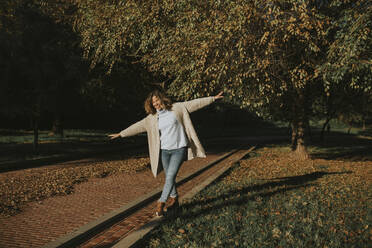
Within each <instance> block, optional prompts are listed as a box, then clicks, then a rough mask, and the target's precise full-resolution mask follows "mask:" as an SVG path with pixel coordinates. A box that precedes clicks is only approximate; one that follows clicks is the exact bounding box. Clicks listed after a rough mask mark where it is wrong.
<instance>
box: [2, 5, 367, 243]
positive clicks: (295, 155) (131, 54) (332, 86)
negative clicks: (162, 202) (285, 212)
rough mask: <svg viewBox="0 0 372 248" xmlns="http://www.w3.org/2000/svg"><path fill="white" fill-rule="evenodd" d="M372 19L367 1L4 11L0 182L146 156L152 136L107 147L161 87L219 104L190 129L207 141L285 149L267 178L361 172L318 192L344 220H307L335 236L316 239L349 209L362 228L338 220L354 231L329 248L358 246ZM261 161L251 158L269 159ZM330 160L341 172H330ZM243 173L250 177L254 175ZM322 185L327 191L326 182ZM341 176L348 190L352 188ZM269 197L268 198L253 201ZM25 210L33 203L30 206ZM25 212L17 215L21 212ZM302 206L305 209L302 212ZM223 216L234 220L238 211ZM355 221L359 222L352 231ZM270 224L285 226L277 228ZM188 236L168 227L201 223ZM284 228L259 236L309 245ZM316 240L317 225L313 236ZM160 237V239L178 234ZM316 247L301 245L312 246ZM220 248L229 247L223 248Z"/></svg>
mask: <svg viewBox="0 0 372 248" xmlns="http://www.w3.org/2000/svg"><path fill="white" fill-rule="evenodd" d="M371 20H372V7H371V3H370V1H367V0H362V1H350V0H312V1H294V0H280V1H279V0H278V1H261V0H255V1H253V0H252V1H240V0H237V1H204V2H199V1H183V0H182V1H173V0H164V1H152V0H149V1H132V0H128V1H120V0H112V1H89V0H59V1H42V0H4V1H1V3H0V56H1V57H0V120H1V121H0V135H1V138H0V147H1V151H0V155H1V161H0V162H1V164H2V165H1V166H2V168H3V170H2V171H7V170H12V168H11V167H12V166H15V165H17V166H16V167H14V169H15V168H27V166H28V165H27V163H26V165H25V163H21V161H26V162H27V161H31V160H35V159H42V158H45V157H48V156H55V155H58V154H65V153H69V154H70V153H71V154H72V153H75V154H76V153H83V152H85V151H88V150H92V151H93V152H94V151H97V150H100V149H102V148H103V147H106V148H108V149H123V147H129V146H135V145H136V144H145V137H144V136H138V137H133V138H130V139H127V140H120V141H114V142H113V141H109V140H108V139H107V134H109V133H113V132H118V131H120V130H122V129H124V128H125V127H127V126H129V125H130V124H132V123H134V122H135V121H137V120H140V119H141V118H143V117H145V112H144V110H143V102H144V100H145V98H146V96H147V94H148V93H149V92H150V91H151V90H153V89H155V88H157V89H164V90H165V91H166V92H167V93H168V94H169V95H170V96H171V98H172V99H173V100H174V101H184V100H191V99H195V98H198V97H203V96H211V95H215V94H217V93H218V92H219V91H224V96H225V97H224V100H223V101H222V102H219V103H217V104H215V105H212V106H210V107H208V108H207V109H205V110H201V111H200V112H197V113H195V114H193V116H192V118H193V122H195V126H196V128H197V130H198V134H199V135H200V136H201V139H202V140H206V141H207V140H211V139H213V138H216V137H224V136H226V137H242V136H247V137H257V138H258V139H259V138H260V137H264V136H265V137H267V136H272V137H275V136H283V137H285V138H284V139H285V142H284V143H283V144H282V145H281V146H280V147H279V148H278V147H275V146H274V147H273V148H272V147H271V144H267V147H269V148H268V149H273V150H270V151H269V155H270V156H271V155H273V154H274V155H273V160H271V161H265V162H262V161H261V162H262V163H261V162H258V163H257V164H262V165H263V166H264V167H265V168H266V170H269V168H272V167H271V166H273V163H274V164H275V163H276V162H275V161H276V158H277V157H281V158H282V157H284V158H283V161H281V162H278V164H280V166H282V167H281V168H283V170H284V168H287V167H288V166H289V165H293V164H295V165H296V166H294V167H291V168H289V169H288V171H287V174H286V173H285V172H283V171H281V172H280V173H282V174H280V173H279V174H280V175H281V176H282V177H285V176H286V177H291V176H294V175H297V176H298V175H301V173H302V174H303V175H308V174H309V175H313V174H311V173H318V172H319V171H315V172H314V171H307V170H306V168H310V167H311V166H310V167H307V166H308V165H309V163H310V164H311V163H312V164H314V163H316V162H314V161H317V160H316V159H319V157H321V158H322V159H327V160H329V161H331V162H329V164H328V162H327V163H326V162H324V161H323V162H321V163H324V164H326V165H324V164H323V165H318V166H315V167H311V168H318V169H319V170H321V171H322V172H321V173H325V172H324V171H326V173H329V174H330V175H331V174H332V173H334V174H336V175H337V173H341V172H342V173H346V172H347V173H346V174H348V173H349V172H350V171H353V170H355V171H354V174H353V176H351V175H349V174H348V175H340V178H338V179H337V180H341V178H342V180H343V181H342V183H340V181H337V180H336V181H332V183H334V184H335V185H338V186H337V187H336V186H335V187H332V186H330V185H331V184H332V183H331V184H328V186H324V185H323V186H324V188H323V186H322V187H320V188H321V189H322V190H324V191H325V192H327V195H328V194H329V195H330V197H331V198H332V197H335V198H332V199H334V200H335V202H337V204H340V205H338V206H339V207H340V208H339V209H341V210H340V211H338V212H337V213H336V212H335V213H332V211H333V210H334V209H332V208H329V209H318V208H315V210H314V212H311V213H309V214H310V215H313V216H315V217H314V218H315V219H316V218H318V217H319V216H320V215H321V214H322V215H325V216H327V215H329V216H331V217H332V218H333V217H334V218H333V219H332V218H331V219H332V220H331V219H327V221H328V223H329V225H324V220H323V219H322V218H323V217H319V218H321V219H322V223H323V224H322V225H323V226H322V228H321V230H326V229H327V228H328V229H332V228H336V227H335V223H338V222H337V221H339V219H337V218H338V217H339V216H338V217H337V216H336V215H337V214H340V215H341V214H342V209H343V207H345V208H344V209H348V210H347V211H349V212H348V213H351V212H353V211H356V212H357V213H358V216H359V217H360V218H359V217H358V219H356V218H354V217H353V216H352V215H348V217H344V219H343V220H345V219H346V220H347V221H346V222H345V221H344V222H343V224H345V223H346V224H345V225H344V226H342V227H340V228H339V229H337V228H336V229H337V230H339V231H341V230H342V232H341V233H342V234H340V235H339V236H337V235H336V236H335V237H336V238H334V239H332V240H333V241H334V243H333V245H335V244H336V243H337V244H340V245H341V244H343V245H345V244H346V245H349V246H350V247H353V244H355V245H356V247H358V245H357V244H360V245H364V244H365V243H364V242H366V241H367V240H368V239H369V240H370V236H371V235H370V234H371V231H370V230H371V229H370V227H369V226H370V221H371V220H370V214H369V215H367V214H366V213H367V212H368V213H370V209H369V208H368V207H367V206H368V204H367V201H366V199H368V198H370V193H368V190H366V188H365V187H366V186H369V183H367V184H366V185H364V186H363V187H362V185H363V181H364V182H370V180H369V179H370V177H368V175H370V167H371V165H370V162H371V125H372V94H371V93H372V82H371V81H372V80H371V79H372V73H371V72H372V71H371V69H372V59H371V53H372V42H371V34H372V33H371V29H372V21H371ZM270 147H271V148H270ZM262 149H263V151H261V150H259V151H258V152H257V157H260V156H259V154H261V153H263V154H265V152H267V151H265V148H264V147H263V148H262ZM283 151H284V152H283ZM86 154H89V153H86ZM278 154H280V155H278ZM292 159H294V160H292ZM334 159H336V160H342V161H344V164H342V165H341V164H337V163H336V164H337V166H336V165H334V166H335V167H332V166H333V164H332V161H333V160H334ZM14 161H17V163H18V164H17V163H12V162H14ZM247 161H248V160H247ZM247 161H246V162H244V163H246V168H249V169H252V168H253V167H252V166H253V165H251V164H250V162H247ZM273 161H274V162H273ZM288 161H292V162H290V163H288ZM311 161H313V162H311ZM359 162H360V164H358V166H353V165H354V164H353V163H359ZM244 163H243V166H242V168H244ZM19 164H21V166H20V167H19V166H18V165H19ZM29 165H31V163H30V164H29ZM296 168H297V169H298V170H295V169H296ZM328 168H330V169H328ZM341 168H342V169H341ZM255 169H257V170H260V168H255ZM262 170H263V169H262ZM266 170H263V171H262V172H257V174H258V175H261V174H264V172H267V171H266ZM292 170H295V171H292ZM260 173H261V174H260ZM306 173H308V174H306ZM342 173H341V174H342ZM269 174H270V173H269ZM241 175H242V177H240V178H238V179H237V178H236V177H234V176H233V177H234V178H235V180H237V181H239V180H240V181H241V183H242V185H245V184H248V185H255V184H260V183H261V181H260V180H262V178H261V179H260V178H257V181H255V180H256V179H252V180H248V181H246V180H247V178H248V177H244V176H243V175H245V173H244V172H242V173H241ZM249 175H251V174H249ZM270 175H271V174H270ZM314 175H317V176H316V178H315V179H319V180H321V179H322V178H323V175H327V174H321V176H319V174H314ZM332 175H333V174H332ZM361 175H363V176H361ZM276 176H278V175H276ZM347 176H349V179H350V180H352V183H350V182H348V181H347V180H345V177H347ZM364 176H365V177H364ZM273 177H274V176H273ZM325 178H327V180H328V177H325ZM335 178H337V177H336V176H335ZM307 179H308V177H306V178H305V179H304V181H306V180H307ZM315 179H314V180H315ZM323 179H324V178H323ZM299 180H300V181H301V178H300V179H299ZM327 180H326V181H327ZM240 181H239V182H240ZM228 182H229V183H231V181H228ZM327 183H329V181H327ZM349 183H350V185H349ZM4 185H5V184H4ZM6 185H8V184H6ZM25 185H27V183H25ZM242 185H240V186H239V185H238V186H237V187H238V188H242V187H243V186H242ZM325 185H326V184H325ZM340 185H343V186H345V185H348V186H347V188H348V190H345V191H342V192H344V193H345V194H344V195H342V197H339V194H340V193H335V194H333V193H332V194H331V193H329V192H337V191H338V190H339V189H340V188H339V186H340ZM271 186H272V187H281V186H283V185H277V184H272V185H271ZM7 187H8V186H7ZM215 187H217V188H218V187H219V186H215ZM229 187H233V184H229ZM285 187H286V186H285ZM345 187H346V186H345ZM10 188H11V187H10ZM10 188H7V190H8V189H10ZM243 188H244V187H243ZM255 189H256V188H255ZM262 189H263V190H266V188H258V189H257V190H258V191H260V190H262ZM270 190H271V189H270ZM270 190H269V191H270ZM322 190H321V191H319V192H323V191H322ZM332 190H333V191H332ZM215 191H216V192H219V191H223V189H219V188H218V190H215ZM346 191H347V192H346ZM14 192H16V190H15V191H13V193H12V191H11V190H10V191H9V192H5V191H2V196H1V197H2V199H4V200H2V202H3V203H4V204H3V205H2V209H3V213H5V214H6V215H8V214H10V215H12V214H16V213H17V211H19V209H21V207H19V206H18V205H17V204H16V205H14V204H12V200H13V198H12V197H13V196H14ZM62 193H66V194H69V193H71V192H70V191H69V192H62ZM245 193H246V192H245ZM307 193H311V194H315V193H313V191H311V192H307ZM206 194H207V195H208V194H212V193H211V192H209V193H208V192H207V193H206ZM221 194H223V193H221ZM52 195H53V194H52ZM278 195H279V196H281V195H280V194H278ZM43 197H44V196H43ZM211 197H212V198H213V197H214V198H216V199H217V198H218V196H211ZM236 197H237V198H239V196H236ZM288 197H289V196H288ZM306 197H307V199H308V201H307V202H312V203H313V205H317V204H318V202H317V201H316V200H315V198H316V197H320V196H314V195H312V197H315V198H314V199H313V200H310V199H311V197H310V194H308V195H306ZM256 198H257V197H256ZM256 198H255V199H256ZM262 198H263V199H264V203H262ZM336 198H337V199H336ZM201 199H203V196H201ZM247 199H250V198H249V197H248V198H247ZM257 199H258V200H257ZM257 199H256V200H255V203H254V204H256V205H257V206H256V205H254V204H253V205H250V207H253V208H255V207H257V209H258V208H259V206H262V204H268V205H270V204H273V202H272V199H271V198H270V197H268V198H265V193H262V192H261V193H260V197H259V198H257ZM283 199H285V198H283ZM319 199H320V200H323V198H322V197H320V198H319ZM342 199H349V200H350V203H349V205H347V206H344V205H342V204H341V203H342V202H343V200H342ZM30 200H32V197H29V199H28V200H27V201H30ZM266 200H267V202H266ZM17 201H18V202H19V204H20V205H21V204H23V203H24V202H27V201H25V200H24V199H21V200H20V199H18V200H17ZM274 201H275V202H276V203H277V204H278V205H277V207H278V208H280V206H282V205H281V204H285V203H284V202H281V201H280V199H276V200H274ZM294 201H295V203H296V204H298V206H297V205H296V204H295V205H296V206H297V207H300V205H301V204H302V203H301V202H300V201H297V200H296V199H294ZM198 202H203V201H202V200H198ZM216 202H217V200H216ZM357 203H358V204H361V205H358V204H357ZM217 204H219V203H218V202H217ZM337 204H336V205H337ZM353 204H354V205H353ZM191 205H192V204H191ZM238 205H239V204H238ZM268 205H265V206H268ZM244 206H245V205H243V206H240V205H239V216H245V217H248V216H249V214H247V213H245V212H244V211H242V209H243V208H244ZM303 206H305V205H301V208H302V207H303ZM240 207H241V208H240ZM245 207H247V206H245ZM282 207H283V206H282ZM286 208H288V209H289V208H290V207H288V206H286ZM357 208H358V209H359V210H360V211H359V210H358V211H357V210H356V209H357ZM350 209H351V210H350ZM226 211H235V210H234V207H233V208H232V209H228V210H226ZM257 211H258V210H257ZM316 211H318V213H317V212H316ZM345 211H346V210H345ZM318 215H319V216H318ZM262 216H266V215H265V213H262V212H259V211H258V212H257V213H256V215H254V216H253V217H254V218H258V219H260V218H261V217H262ZM368 216H369V217H368ZM202 218H204V217H202ZM208 218H209V217H208ZM236 218H238V219H241V218H242V217H236ZM308 218H310V219H311V218H312V217H311V216H310V217H309V216H307V217H304V219H305V221H302V222H301V223H302V224H301V225H300V226H301V228H302V227H303V225H306V223H308V222H307V221H309V219H308ZM203 221H205V219H203ZM228 221H229V220H228ZM228 221H227V222H228ZM234 221H236V219H234ZM239 221H240V220H239ZM239 221H238V222H239ZM348 221H349V222H350V223H352V224H351V225H349V227H348V224H350V223H349V222H348ZM272 222H278V223H281V224H280V225H284V226H285V225H286V224H285V221H284V220H282V219H273V220H272ZM247 223H250V222H247ZM247 223H246V224H247ZM270 223H271V222H270ZM304 223H305V224H304ZM332 223H333V224H332ZM188 224H190V223H182V221H181V222H179V223H176V224H172V223H170V224H169V225H180V226H187V227H188V228H189V229H190V230H192V229H193V224H190V225H188ZM222 225H226V222H224V223H222ZM280 225H279V226H278V225H276V226H275V227H273V226H266V227H263V229H262V230H264V231H263V233H264V232H265V233H270V234H271V237H270V238H271V239H273V240H274V241H275V240H276V241H275V242H279V241H277V239H278V237H283V235H284V236H286V239H285V240H287V241H286V242H288V243H285V245H289V244H291V245H293V242H294V241H293V240H294V239H296V240H299V239H302V238H303V237H301V236H297V238H293V235H294V233H293V232H292V233H289V234H288V233H286V232H284V231H281V230H282V229H281V227H280ZM243 226H244V225H243ZM319 227H320V224H319V225H318V226H317V227H316V228H319ZM331 227H332V228H331ZM164 228H165V229H164V230H165V231H164V233H166V232H167V230H168V229H169V228H172V227H164ZM167 228H168V229H167ZM246 228H247V227H246ZM265 228H267V229H265ZM286 228H288V226H286ZM301 228H300V229H301ZM303 228H305V227H303ZM316 228H315V227H314V229H316ZM343 228H344V229H343ZM173 229H174V227H173ZM178 229H179V228H178V227H177V228H175V230H178ZM181 229H183V230H184V229H185V228H184V227H183V228H181ZM186 229H187V228H186ZM284 229H285V228H284ZM305 229H306V228H305ZM305 229H304V230H303V232H306V230H305ZM336 229H334V230H336ZM246 230H248V229H246ZM332 230H333V229H332ZM186 231H187V230H186ZM217 231H218V230H217ZM157 232H161V231H159V230H158V231H157ZM189 233H191V231H190V232H189ZM237 233H238V231H237ZM237 233H236V234H232V236H234V235H237V238H234V239H232V241H228V242H227V241H226V240H225V241H221V242H222V243H223V242H227V243H228V244H230V243H231V244H235V245H236V243H235V241H236V239H238V240H240V239H241V241H242V242H241V243H239V242H238V243H239V245H242V246H243V247H244V246H245V245H243V244H247V242H248V241H247V240H251V239H252V240H253V239H256V238H257V237H250V236H249V235H248V236H249V238H247V240H245V238H244V237H243V236H239V235H240V234H237ZM247 233H249V231H247ZM310 233H313V232H312V231H310ZM183 234H184V233H181V234H180V233H178V234H177V235H179V236H181V238H178V239H176V240H172V242H175V246H176V245H184V244H185V243H183V242H184V241H185V239H184V238H182V237H183V236H182V235H183ZM317 234H318V235H319V236H320V238H319V242H318V243H316V245H315V246H319V247H325V246H327V245H326V244H327V242H326V241H325V240H327V237H328V236H327V235H326V234H324V233H321V234H319V233H317ZM333 234H334V233H333ZM333 234H332V235H333ZM210 235H211V237H213V238H212V239H216V240H220V238H216V236H213V235H217V236H218V234H213V235H212V234H210ZM255 235H256V234H255ZM257 235H258V234H257ZM322 235H323V236H322ZM196 237H198V236H196ZM199 238H200V237H199ZM204 238H205V237H204ZM261 238H262V237H261ZM308 238H309V239H306V238H305V239H304V240H305V241H304V242H307V241H308V242H309V244H313V243H311V242H312V241H310V239H311V237H308ZM168 239H170V237H168V236H167V235H165V236H162V238H157V237H153V238H152V241H150V245H153V246H159V245H161V244H159V242H160V241H165V242H167V241H169V240H168ZM195 239H198V238H195ZM159 240H160V241H159ZM260 240H261V239H260ZM274 241H272V242H274ZM333 241H332V242H333ZM195 242H196V241H195ZM206 242H207V241H206ZM229 242H230V243H229ZM257 242H258V241H257ZM262 242H263V243H260V244H261V247H263V246H265V245H266V243H265V242H267V241H265V239H264V238H262ZM283 242H284V241H283ZM358 242H359V243H358ZM160 243H163V242H160ZM211 243H213V242H212V241H211ZM248 243H249V242H248ZM279 243H280V242H279ZM279 243H277V244H278V245H279ZM198 245H201V244H198ZM218 245H221V243H218V242H217V243H216V246H218ZM285 245H284V246H285ZM237 246H238V245H237ZM331 247H332V245H331ZM335 247H336V246H335ZM361 247H363V246H361Z"/></svg>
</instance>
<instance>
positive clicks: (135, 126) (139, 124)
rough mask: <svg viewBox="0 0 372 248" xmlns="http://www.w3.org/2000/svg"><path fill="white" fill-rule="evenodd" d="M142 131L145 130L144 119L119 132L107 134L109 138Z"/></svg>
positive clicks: (127, 135)
mask: <svg viewBox="0 0 372 248" xmlns="http://www.w3.org/2000/svg"><path fill="white" fill-rule="evenodd" d="M143 132H146V127H145V119H142V120H140V121H139V122H136V123H134V124H133V125H131V126H129V127H128V128H126V129H124V130H123V131H121V132H120V133H114V134H109V135H108V136H109V137H110V139H116V138H119V137H122V138H124V137H129V136H133V135H136V134H139V133H143Z"/></svg>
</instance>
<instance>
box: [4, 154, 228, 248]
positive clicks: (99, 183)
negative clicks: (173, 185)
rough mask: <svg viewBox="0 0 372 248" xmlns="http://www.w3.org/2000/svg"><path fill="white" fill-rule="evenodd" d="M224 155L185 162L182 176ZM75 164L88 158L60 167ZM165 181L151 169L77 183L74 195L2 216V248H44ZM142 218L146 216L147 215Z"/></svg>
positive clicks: (77, 164) (24, 171) (57, 198)
mask: <svg viewBox="0 0 372 248" xmlns="http://www.w3.org/2000/svg"><path fill="white" fill-rule="evenodd" d="M221 154H223V152H214V153H209V154H208V156H207V158H205V159H199V158H198V159H194V160H191V161H187V162H186V163H184V164H183V166H182V168H181V169H180V172H179V174H178V176H179V177H182V176H184V175H186V174H188V173H190V172H192V171H195V170H197V169H198V167H200V166H201V165H203V164H206V163H209V162H211V161H213V160H215V159H216V158H217V157H219V156H221ZM118 162H120V161H118ZM79 163H81V164H79ZM72 164H73V165H74V166H79V165H81V166H83V165H84V161H74V162H68V163H64V164H59V165H58V166H59V167H60V166H71V165H72ZM48 168H50V167H48ZM40 169H41V168H35V169H28V170H21V171H14V172H6V173H2V174H1V176H7V174H9V173H11V174H13V175H14V174H15V173H28V172H30V170H40ZM201 180H202V179H201ZM163 182H164V175H163V173H161V174H160V175H159V176H158V178H157V179H154V178H153V176H152V174H151V172H150V170H146V171H144V172H139V173H136V174H120V175H113V176H109V177H107V178H99V179H98V178H97V179H91V180H89V181H88V182H85V183H81V184H78V185H76V186H75V192H74V193H73V194H70V195H67V196H56V197H52V198H49V199H46V200H43V201H40V202H33V203H30V204H29V205H28V207H26V208H25V209H24V211H23V212H21V213H19V214H17V215H15V216H12V217H0V247H7V248H12V247H22V248H23V247H42V246H43V245H45V244H47V243H49V242H51V241H53V240H56V239H57V238H59V237H61V236H64V235H66V234H68V233H71V232H74V231H75V230H77V229H78V228H79V227H81V226H83V225H85V224H87V223H89V222H91V221H93V220H95V219H97V218H100V217H101V216H103V215H105V214H107V213H109V212H111V211H113V210H115V209H118V208H120V207H121V206H123V205H125V204H128V203H129V202H131V201H133V200H135V199H136V198H138V197H140V196H142V195H144V194H146V193H148V192H150V191H151V190H153V189H154V188H157V187H159V186H161V185H162V184H163ZM180 191H181V194H182V192H184V189H183V188H182V189H180ZM152 214H153V211H152V210H149V212H148V216H150V215H152ZM145 216H146V215H145ZM133 218H134V219H133V220H132V223H137V222H138V220H136V217H133ZM139 218H140V219H143V216H141V217H139ZM127 226H128V227H130V226H132V225H127Z"/></svg>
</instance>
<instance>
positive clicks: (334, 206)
mask: <svg viewBox="0 0 372 248" xmlns="http://www.w3.org/2000/svg"><path fill="white" fill-rule="evenodd" d="M371 167H372V162H371V160H368V161H353V162H351V161H338V160H329V159H323V158H319V159H313V160H307V161H298V160H296V159H295V158H293V157H292V156H290V153H289V150H288V149H287V148H285V147H273V148H264V149H261V150H259V151H257V152H256V153H254V154H253V156H252V157H251V158H248V159H246V160H243V161H242V162H241V163H240V164H239V165H236V166H235V167H234V168H233V169H232V170H231V171H230V172H229V173H228V174H227V175H225V176H224V177H223V178H222V179H221V180H220V181H218V182H217V183H215V184H213V185H211V186H210V187H208V188H207V189H205V190H204V191H202V192H201V193H200V194H199V195H197V196H196V197H195V198H193V199H192V200H190V201H189V202H188V203H186V204H184V205H183V207H182V209H181V210H180V212H179V213H177V215H175V217H174V218H171V217H169V218H168V219H166V220H165V222H164V223H163V224H162V225H161V226H160V227H159V228H157V229H156V230H155V231H153V232H152V233H151V234H150V235H149V237H148V238H147V239H146V240H145V241H144V242H143V243H142V244H140V246H141V247H329V248H331V247H358V248H362V247H368V244H369V243H370V242H371V234H372V229H371V220H372V216H371V214H372V212H371V209H370V207H369V206H371V203H372V202H371V193H370V192H371V191H370V189H371V180H370V179H371V178H370V175H371V172H372V168H371ZM368 175H369V176H368ZM368 179H369V180H368Z"/></svg>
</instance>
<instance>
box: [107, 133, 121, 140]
mask: <svg viewBox="0 0 372 248" xmlns="http://www.w3.org/2000/svg"><path fill="white" fill-rule="evenodd" d="M108 136H109V137H110V139H116V138H119V137H120V133H113V134H109V135H108Z"/></svg>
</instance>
